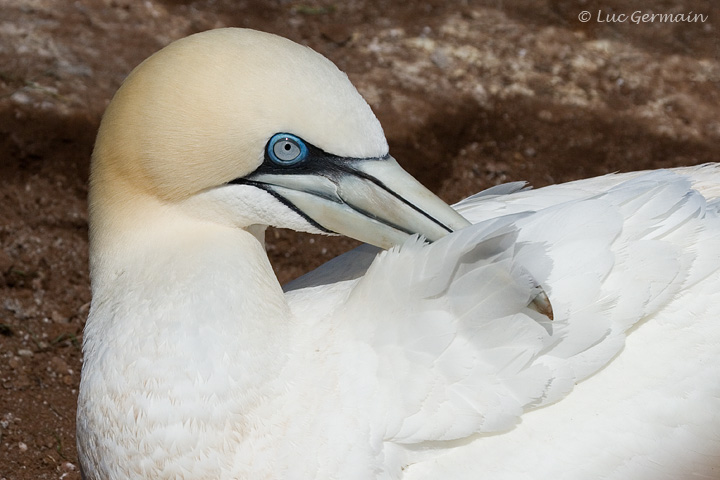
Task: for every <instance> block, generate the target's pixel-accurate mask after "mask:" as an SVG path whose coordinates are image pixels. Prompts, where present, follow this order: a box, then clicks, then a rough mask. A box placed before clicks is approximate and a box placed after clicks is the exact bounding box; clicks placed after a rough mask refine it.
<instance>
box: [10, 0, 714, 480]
mask: <svg viewBox="0 0 720 480" xmlns="http://www.w3.org/2000/svg"><path fill="white" fill-rule="evenodd" d="M713 4H716V2H707V1H704V0H703V1H701V0H697V1H693V0H684V1H665V0H655V1H644V2H632V1H630V2H627V1H621V0H608V1H604V2H596V1H593V0H585V1H583V0H578V1H564V0H560V1H556V0H544V1H543V0H540V1H532V0H519V1H516V2H512V1H502V0H495V1H492V0H488V1H469V0H468V1H441V0H432V1H425V2H406V3H404V4H401V2H392V1H382V0H373V1H368V2H361V1H349V2H333V1H332V0H328V1H320V2H313V1H310V0H308V1H307V2H304V1H297V2H295V1H286V0H275V1H269V2H261V1H254V0H244V1H243V0H200V1H170V0H167V1H160V0H145V1H143V2H137V1H131V0H76V1H73V2H65V1H63V2H57V1H53V0H27V1H23V0H6V1H4V2H3V3H2V6H0V198H2V200H0V479H2V480H5V479H7V480H15V479H56V478H57V479H67V480H77V479H79V478H80V476H79V473H78V470H77V459H76V450H75V434H74V431H75V425H74V423H75V422H74V416H75V402H76V395H77V388H78V382H79V380H80V365H81V343H82V329H83V324H84V321H85V318H86V315H87V312H88V308H89V302H90V291H89V286H88V285H89V279H88V271H87V239H86V234H87V212H86V204H85V197H86V194H87V185H86V184H87V176H88V168H89V158H90V152H91V150H92V145H93V140H94V136H95V132H96V129H97V126H98V123H99V121H100V117H101V115H102V112H103V110H104V108H105V106H106V105H107V103H108V101H109V99H110V98H111V96H112V94H113V92H114V91H115V90H116V89H117V87H118V86H119V85H120V83H121V81H122V80H123V78H124V77H125V75H127V73H128V72H129V71H130V70H131V69H132V68H133V67H134V66H135V65H136V64H137V63H139V62H140V61H141V60H142V59H143V58H145V57H146V56H148V55H149V54H151V53H152V52H154V51H155V50H157V49H159V48H161V47H162V46H164V45H166V44H167V43H169V42H170V41H172V40H174V39H177V38H180V37H183V36H185V35H188V34H190V33H194V32H197V31H201V30H206V29H210V28H215V27H221V26H242V27H250V28H255V29H260V30H265V31H270V32H273V33H277V34H280V35H284V36H286V37H289V38H291V39H293V40H295V41H298V42H301V43H305V44H307V45H310V46H311V47H313V48H314V49H316V50H317V51H319V52H320V53H322V54H324V55H326V56H328V57H329V58H330V59H332V60H333V61H334V62H335V63H336V64H338V66H339V67H340V68H341V69H343V70H345V71H346V72H348V74H349V75H350V77H351V79H352V80H353V82H354V83H355V85H356V86H357V87H358V89H359V90H360V92H361V93H362V94H363V95H364V96H365V97H366V98H367V100H368V102H369V103H370V104H371V106H372V107H373V109H374V110H375V112H376V113H377V116H378V117H379V119H380V121H381V123H382V124H383V126H384V128H385V132H386V135H387V137H388V140H389V142H390V145H391V153H392V154H393V155H394V156H395V157H396V158H397V159H398V160H399V161H400V163H401V164H403V165H404V166H405V167H406V169H408V170H409V171H410V172H411V173H413V174H414V175H416V176H417V177H418V178H419V179H420V180H421V181H423V182H424V183H425V184H426V185H428V186H429V187H430V188H431V189H433V190H435V191H437V192H439V194H440V195H441V196H442V197H443V198H445V199H446V200H447V201H449V202H455V201H457V200H459V199H461V198H463V197H464V196H467V195H469V194H471V193H474V192H476V191H479V190H481V189H484V188H487V187H489V186H492V185H495V184H498V183H502V182H507V181H511V180H527V181H529V182H530V183H531V184H532V185H534V186H536V187H540V186H543V185H547V184H551V183H557V182H565V181H569V180H573V179H577V178H582V177H589V176H594V175H600V174H604V173H607V172H612V171H628V170H635V169H647V168H662V167H671V166H679V165H693V164H699V163H703V162H709V161H714V160H716V159H717V156H716V152H717V150H718V145H719V144H720V142H719V141H720V58H719V57H720V55H719V54H720V35H719V33H718V32H719V29H720V23H718V22H719V21H720V7H719V6H717V5H713ZM583 11H587V12H589V14H590V20H589V21H587V22H581V21H580V19H579V16H580V14H581V12H583ZM635 11H640V12H641V13H644V14H652V13H670V14H689V13H690V12H692V14H691V15H689V17H690V18H693V17H692V16H693V15H695V14H702V15H704V16H705V17H703V18H704V21H703V18H696V20H697V21H694V22H689V21H681V22H661V21H659V20H656V21H652V22H640V23H635V22H633V21H632V20H631V19H630V18H629V17H628V18H627V19H626V20H625V21H620V19H621V18H625V17H620V16H619V14H626V15H630V14H632V13H633V12H635ZM613 14H615V16H614V17H613ZM613 19H614V21H613ZM354 245H355V243H354V242H352V241H350V240H346V239H341V238H324V237H322V238H321V237H312V236H309V235H299V234H295V233H292V232H286V231H279V230H273V231H270V233H269V235H268V251H269V254H270V256H271V259H272V261H273V264H274V266H275V268H276V271H277V274H278V277H279V278H280V280H281V282H285V281H287V280H289V279H292V278H294V277H296V276H298V275H299V274H301V273H302V272H305V271H307V270H309V269H311V268H314V267H315V266H317V265H319V264H320V263H323V262H325V261H326V260H328V259H330V258H332V257H333V256H335V255H337V254H338V253H340V252H342V251H345V250H347V249H349V248H351V247H352V246H354Z"/></svg>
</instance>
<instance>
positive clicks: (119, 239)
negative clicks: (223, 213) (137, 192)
mask: <svg viewBox="0 0 720 480" xmlns="http://www.w3.org/2000/svg"><path fill="white" fill-rule="evenodd" d="M151 210H152V209H147V208H146V209H145V210H144V213H143V216H142V217H137V216H136V217H135V218H134V220H135V225H136V227H135V228H134V229H127V228H121V227H122V225H123V223H124V220H123V219H122V218H120V216H116V218H115V220H116V221H115V222H113V223H112V224H110V223H105V224H103V225H101V226H102V227H103V228H102V229H99V230H96V231H94V233H93V237H92V245H91V270H92V272H91V273H92V283H93V285H92V288H93V300H92V307H91V311H90V315H89V318H88V321H87V324H86V328H85V334H84V345H83V351H84V365H83V378H82V384H81V388H80V396H79V399H78V404H79V409H78V428H79V429H85V430H86V435H89V436H93V435H98V433H97V432H101V433H100V435H101V434H102V432H103V431H105V430H107V427H108V425H107V423H108V422H110V423H114V424H117V425H113V426H112V428H111V430H112V431H116V432H124V431H134V432H139V433H140V435H141V436H142V435H149V436H152V435H154V434H155V433H157V432H156V429H158V428H165V427H163V425H168V424H170V425H173V424H176V423H178V422H182V421H183V420H186V419H193V421H194V422H196V425H197V429H198V431H192V429H190V430H183V431H182V432H183V434H187V435H191V436H192V435H195V436H197V437H198V438H199V437H203V438H205V441H206V442H207V443H208V445H207V446H208V448H210V449H213V448H215V447H217V451H222V450H223V445H222V441H225V439H223V437H224V435H222V434H219V433H218V432H221V431H223V429H227V428H230V429H231V431H234V432H250V431H252V426H251V424H252V422H253V420H252V419H253V418H255V417H257V416H260V415H262V413H261V412H260V411H259V409H261V408H262V404H263V401H262V399H263V398H268V397H270V398H272V397H273V396H274V395H275V392H276V391H277V390H278V388H279V387H277V386H275V384H274V382H275V381H276V380H275V379H276V377H277V376H278V373H279V372H280V371H281V370H282V369H283V368H284V365H285V363H286V362H285V358H284V355H283V354H284V352H287V344H288V338H287V333H286V332H287V330H288V329H287V328H286V323H287V322H288V321H289V317H290V315H289V313H288V306H287V303H286V301H285V298H284V295H283V293H282V290H281V288H280V285H279V284H278V282H277V279H276V278H275V276H274V274H273V271H272V269H271V266H270V264H269V261H268V259H267V255H266V254H265V250H264V246H263V244H262V241H261V240H260V239H259V238H258V237H259V236H260V235H261V234H260V232H257V231H256V232H254V233H251V232H249V231H247V230H243V229H233V228H230V227H227V226H220V225H216V224H211V223H202V222H198V221H195V220H191V219H183V218H181V217H179V216H175V215H174V214H173V212H172V211H162V210H158V211H155V212H154V213H153V212H152V211H151ZM148 212H150V213H148ZM99 213H100V212H97V211H96V212H94V213H93V215H98V214H99ZM95 220H99V219H97V218H93V217H91V221H92V222H93V225H94V227H95V228H97V227H98V225H97V223H95ZM99 221H102V220H99ZM113 225H117V227H113ZM218 405H222V406H223V408H222V409H221V410H223V411H226V412H233V415H232V416H231V418H228V417H223V418H214V417H213V415H215V414H214V413H213V412H216V411H217V406H218ZM231 424H232V425H231ZM153 438H154V437H153ZM187 440H188V441H190V440H191V439H190V438H189V439H187ZM95 441H98V442H110V441H111V442H113V445H114V448H119V449H130V450H133V449H137V448H140V446H139V444H137V443H135V439H134V438H130V437H128V438H117V439H112V440H109V439H102V438H96V439H95ZM178 441H179V442H182V441H183V439H179V440H178ZM238 441H243V440H242V439H239V440H238ZM213 442H221V443H220V444H218V445H214V443H213ZM151 443H152V442H150V441H149V440H145V441H143V443H142V445H143V448H149V449H152V448H154V447H153V446H152V445H151ZM81 448H82V447H81Z"/></svg>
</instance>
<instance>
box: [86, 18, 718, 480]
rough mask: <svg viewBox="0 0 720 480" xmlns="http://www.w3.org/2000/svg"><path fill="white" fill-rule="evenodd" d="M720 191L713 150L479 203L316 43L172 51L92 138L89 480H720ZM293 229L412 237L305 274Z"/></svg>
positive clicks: (501, 192) (224, 37)
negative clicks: (441, 179) (271, 255)
mask: <svg viewBox="0 0 720 480" xmlns="http://www.w3.org/2000/svg"><path fill="white" fill-rule="evenodd" d="M718 197H720V167H719V166H718V165H705V166H700V167H690V168H684V169H677V170H663V171H655V172H640V173H633V174H622V175H609V176H604V177H600V178H596V179H591V180H584V181H578V182H573V183H569V184H564V185H558V186H552V187H547V188H543V189H539V190H527V189H524V188H522V187H521V185H518V184H510V185H506V186H502V187H496V188H494V189H491V190H489V191H486V192H483V193H481V194H479V195H477V196H475V197H471V198H469V199H467V200H465V201H463V202H461V203H460V204H458V205H456V209H457V212H459V213H456V211H455V210H453V209H452V208H450V207H448V206H447V205H446V204H445V203H443V202H442V201H441V200H439V199H438V198H437V197H435V196H434V195H433V194H432V193H430V192H429V191H428V190H426V189H425V188H423V187H422V186H421V185H420V184H419V183H418V182H416V181H415V180H414V179H413V178H412V177H410V176H409V175H408V174H406V173H404V172H403V170H402V169H401V168H400V167H399V166H398V164H397V163H396V162H395V161H394V160H393V158H392V157H390V156H389V153H388V145H387V143H386V140H385V137H384V134H383V131H382V128H381V126H380V124H379V122H378V121H377V119H376V118H375V116H374V114H373V113H372V111H371V109H370V107H369V106H368V105H367V103H366V102H365V101H364V100H363V99H362V97H361V96H360V95H359V94H358V93H357V91H356V90H355V88H354V87H353V86H352V85H351V83H350V82H349V80H348V79H347V77H346V76H345V74H343V73H341V72H340V71H339V70H338V69H337V68H336V67H335V66H334V65H333V64H332V63H331V62H330V61H329V60H327V59H325V58H324V57H322V56H321V55H319V54H317V53H315V52H314V51H312V50H311V49H309V48H306V47H303V46H299V45H297V44H295V43H293V42H291V41H289V40H286V39H283V38H280V37H277V36H274V35H270V34H266V33H260V32H256V31H252V30H243V29H219V30H213V31H209V32H205V33H200V34H196V35H192V36H190V37H188V38H185V39H182V40H179V41H177V42H175V43H172V44H171V45H169V46H168V47H166V48H164V49H163V50H161V51H160V52H159V53H157V54H155V55H153V56H152V57H150V58H149V59H148V60H146V61H145V62H143V63H142V64H141V65H140V66H139V67H138V68H136V69H135V70H134V71H133V72H132V73H131V75H130V76H129V77H128V78H127V80H126V81H125V82H124V84H123V85H122V87H121V88H120V89H119V91H118V92H117V94H116V95H115V97H114V99H113V100H112V102H111V104H110V105H109V107H108V109H107V112H106V113H105V115H104V117H103V120H102V124H101V126H100V131H99V134H98V138H97V143H96V147H95V150H94V153H93V160H92V169H91V181H90V197H89V205H90V241H91V243H90V256H91V265H90V267H91V277H92V293H93V298H92V307H91V311H90V314H89V318H88V320H87V324H86V327H85V334H84V342H83V351H84V364H83V369H82V382H81V386H80V392H79V398H78V412H77V442H78V452H79V458H80V464H81V467H82V470H83V471H84V478H85V479H87V480H119V479H138V478H145V479H177V478H184V479H188V480H199V479H261V478H262V479H344V480H349V479H363V480H367V479H400V478H402V479H404V480H416V479H453V480H458V479H494V480H498V479H533V480H543V479H553V480H562V479H573V480H579V479H582V480H586V479H605V480H612V479H615V480H639V479H652V480H658V479H672V480H677V479H681V478H715V479H717V478H720V273H719V267H720V238H718V235H719V234H720V218H719V211H720V200H718ZM460 214H462V216H461V215H460ZM463 217H464V218H463ZM466 219H467V220H469V221H470V222H471V223H472V224H473V225H472V226H467V225H468V221H467V220H466ZM268 225H274V226H279V227H286V228H293V229H295V230H301V231H308V232H315V233H324V234H332V233H342V234H346V235H349V236H352V237H355V238H358V239H360V240H362V241H364V242H367V243H369V244H372V245H375V246H377V247H381V248H388V247H391V248H389V249H388V250H384V251H381V250H379V249H376V248H375V247H371V246H364V247H360V248H359V249H357V250H355V251H352V252H349V253H347V254H345V255H343V256H341V257H338V258H337V259H335V260H333V261H331V262H329V263H328V264H326V265H324V266H323V267H321V268H320V269H318V270H317V271H315V272H311V273H310V274H308V275H306V276H305V277H302V278H301V279H299V280H297V281H295V282H293V283H291V284H290V285H289V286H287V287H286V289H285V291H283V289H282V288H281V287H280V285H279V284H278V281H277V280H276V278H275V276H274V274H273V272H272V270H271V268H270V264H269V262H268V258H267V255H266V253H265V250H264V231H265V229H266V226H268ZM415 234H418V235H421V236H422V237H424V238H425V239H427V240H429V241H431V242H432V243H428V242H425V241H424V240H423V238H422V237H418V236H416V235H415ZM393 245H396V246H393ZM546 294H547V297H546V296H545V295H546ZM548 298H549V304H548V300H547V299H548ZM551 311H552V314H553V315H554V320H551V319H550V318H548V317H549V316H550V312H551Z"/></svg>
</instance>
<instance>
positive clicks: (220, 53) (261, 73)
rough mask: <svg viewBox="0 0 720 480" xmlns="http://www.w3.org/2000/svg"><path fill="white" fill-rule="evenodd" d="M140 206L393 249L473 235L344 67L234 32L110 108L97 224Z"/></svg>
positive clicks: (94, 202)
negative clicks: (409, 159) (400, 159)
mask: <svg viewBox="0 0 720 480" xmlns="http://www.w3.org/2000/svg"><path fill="white" fill-rule="evenodd" d="M133 198H135V199H136V198H144V199H147V200H149V201H152V202H154V203H155V204H158V205H183V208H186V209H187V211H188V212H192V213H191V214H192V215H198V216H202V217H205V218H208V219H211V220H212V221H216V222H220V223H227V224H229V225H232V226H233V227H239V228H246V229H251V227H253V226H256V225H257V226H266V225H273V226H278V227H285V228H292V229H295V230H299V231H309V232H315V233H327V234H334V233H339V234H345V235H348V236H350V237H353V238H356V239H359V240H361V241H364V242H367V243H371V244H374V245H377V246H380V247H383V248H387V247H389V246H391V245H394V244H397V243H400V242H402V241H403V240H404V239H405V238H407V237H408V236H409V235H411V234H415V233H417V234H421V235H423V236H425V237H426V238H428V239H429V240H431V241H432V240H436V239H438V238H440V237H442V236H444V235H445V234H447V233H449V232H451V231H453V230H456V229H459V228H462V227H464V226H465V225H467V222H466V221H465V220H464V219H463V218H462V217H461V216H460V215H459V214H457V213H456V212H455V211H454V210H453V209H452V208H450V207H449V206H447V205H446V204H445V203H444V202H443V201H441V200H440V199H439V198H437V197H436V196H435V195H434V194H432V193H431V192H430V191H428V190H427V189H425V188H424V187H423V186H422V185H421V184H419V183H418V182H417V181H416V180H414V179H413V178H412V177H411V176H410V175H409V174H407V173H406V172H405V171H404V170H403V169H402V168H401V167H400V166H399V165H398V164H397V163H396V162H395V160H394V159H393V158H392V157H391V156H390V155H389V152H388V145H387V142H386V140H385V136H384V134H383V130H382V128H381V126H380V123H379V122H378V120H377V119H376V118H375V115H374V114H373V112H372V111H371V109H370V107H369V106H368V104H367V103H366V102H365V100H364V99H363V98H362V97H361V96H360V94H359V93H358V92H357V90H356V89H355V88H354V87H353V85H352V84H351V83H350V81H349V80H348V78H347V76H346V75H345V74H344V73H342V72H341V71H340V70H338V69H337V67H335V65H333V64H332V62H330V61H329V60H327V59H326V58H325V57H323V56H322V55H319V54H318V53H316V52H314V51H313V50H311V49H310V48H307V47H303V46H301V45H298V44H296V43H293V42H291V41H289V40H286V39H284V38H281V37H278V36H275V35H271V34H267V33H261V32H257V31H252V30H245V29H235V28H228V29H219V30H212V31H208V32H204V33H200V34H196V35H192V36H190V37H187V38H184V39H182V40H179V41H177V42H174V43H172V44H171V45H169V46H168V47H166V48H164V49H162V50H161V51H159V52H158V53H156V54H155V55H153V56H151V57H150V58H148V59H147V60H146V61H145V62H143V63H142V64H141V65H140V66H138V67H137V68H136V69H135V70H134V71H133V72H132V73H131V74H130V76H129V77H128V78H127V80H126V81H125V82H124V84H123V86H122V87H121V88H120V90H119V91H118V92H117V94H116V96H115V98H114V99H113V100H112V102H111V104H110V106H109V107H108V109H107V112H106V113H105V116H104V117H103V121H102V124H101V127H100V131H99V134H98V139H97V143H96V147H95V151H94V153H93V164H92V174H91V193H90V209H91V223H95V224H97V223H99V222H100V220H99V219H98V217H103V216H107V215H109V214H110V216H113V215H112V212H117V211H125V212H126V213H127V214H128V215H132V214H133V212H134V209H135V208H136V207H134V206H133V205H136V202H133V201H132V200H131V199H133Z"/></svg>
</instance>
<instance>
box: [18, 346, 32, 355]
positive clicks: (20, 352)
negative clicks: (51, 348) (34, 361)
mask: <svg viewBox="0 0 720 480" xmlns="http://www.w3.org/2000/svg"><path fill="white" fill-rule="evenodd" d="M17 354H18V355H20V356H21V357H32V356H33V355H35V354H34V353H33V351H32V350H28V349H27V348H21V349H20V350H18V352H17Z"/></svg>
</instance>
